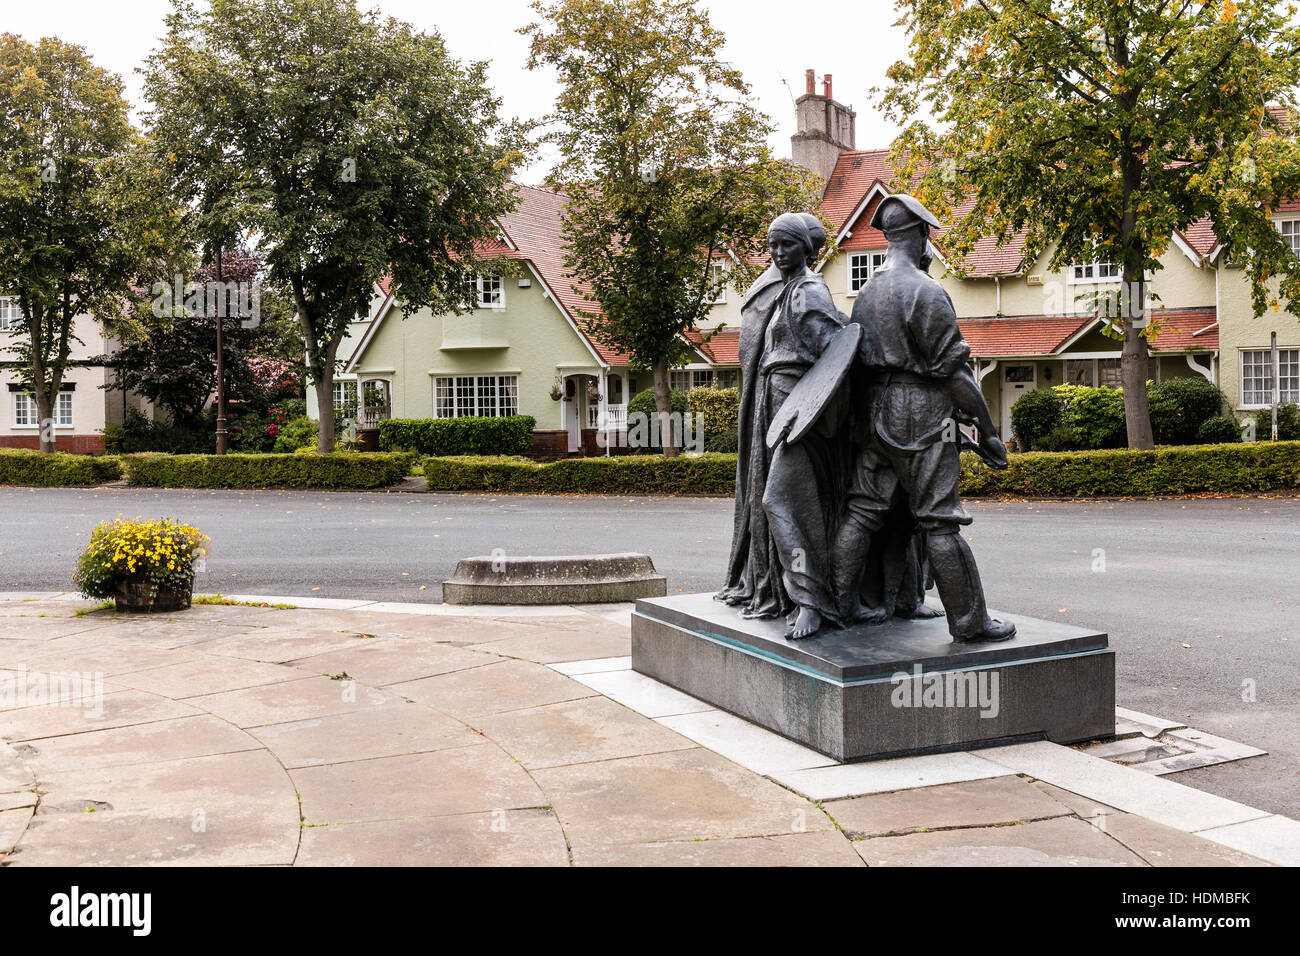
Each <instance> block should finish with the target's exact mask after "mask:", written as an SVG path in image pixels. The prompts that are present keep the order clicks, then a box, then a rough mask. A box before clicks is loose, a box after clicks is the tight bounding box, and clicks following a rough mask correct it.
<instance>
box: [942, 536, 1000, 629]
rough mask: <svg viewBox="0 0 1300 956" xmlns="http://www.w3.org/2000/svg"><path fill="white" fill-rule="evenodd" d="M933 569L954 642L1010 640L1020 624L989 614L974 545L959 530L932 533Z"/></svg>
mask: <svg viewBox="0 0 1300 956" xmlns="http://www.w3.org/2000/svg"><path fill="white" fill-rule="evenodd" d="M929 546H930V568H931V571H932V572H933V574H934V583H935V587H936V588H938V591H939V598H940V599H941V600H942V601H943V608H944V610H945V611H946V612H947V613H948V632H949V633H950V634H952V639H953V640H954V641H960V642H966V641H1007V640H1010V639H1011V638H1013V637H1015V636H1016V626H1015V625H1014V624H1011V623H1010V622H1007V621H999V620H995V619H994V618H991V617H989V615H988V610H987V608H986V607H985V605H984V587H983V585H981V584H980V573H979V569H978V568H976V567H975V555H973V554H971V550H970V545H968V544H967V543H966V539H965V538H963V537H962V536H961V535H960V534H959V533H957V532H956V531H955V530H954V531H952V532H948V533H943V532H938V533H936V532H931V533H930V541H929Z"/></svg>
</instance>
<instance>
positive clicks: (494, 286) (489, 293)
mask: <svg viewBox="0 0 1300 956" xmlns="http://www.w3.org/2000/svg"><path fill="white" fill-rule="evenodd" d="M469 294H470V299H471V300H472V301H473V302H474V305H475V307H476V308H479V309H503V308H505V304H506V296H505V286H504V285H503V284H502V282H501V277H500V276H498V275H486V276H476V277H471V278H470V280H469Z"/></svg>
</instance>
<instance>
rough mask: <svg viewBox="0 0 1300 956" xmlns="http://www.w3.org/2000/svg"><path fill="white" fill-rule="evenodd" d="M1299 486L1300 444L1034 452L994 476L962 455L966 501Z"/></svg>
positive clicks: (1230, 491)
mask: <svg viewBox="0 0 1300 956" xmlns="http://www.w3.org/2000/svg"><path fill="white" fill-rule="evenodd" d="M1296 487H1300V442H1276V443H1273V442H1263V443H1258V444H1223V445H1183V446H1173V447H1166V448H1157V449H1155V450H1154V451H1137V450H1133V449H1128V448H1120V449H1106V450H1099V451H1076V452H1064V453H1055V454H1054V453H1048V452H1030V453H1027V454H1016V455H1011V456H1010V466H1009V467H1008V468H1007V469H1006V470H1005V471H994V470H993V469H991V468H989V467H988V466H987V465H985V464H984V463H983V462H982V461H980V460H979V457H978V456H977V455H974V454H972V453H970V452H966V453H964V454H963V455H962V479H961V490H962V494H965V495H998V494H1005V495H1018V496H1019V495H1023V496H1030V497H1033V496H1040V497H1050V498H1074V497H1112V498H1116V497H1126V496H1130V495H1134V496H1151V495H1186V494H1202V493H1220V494H1244V493H1251V492H1259V491H1271V490H1274V489H1282V488H1296Z"/></svg>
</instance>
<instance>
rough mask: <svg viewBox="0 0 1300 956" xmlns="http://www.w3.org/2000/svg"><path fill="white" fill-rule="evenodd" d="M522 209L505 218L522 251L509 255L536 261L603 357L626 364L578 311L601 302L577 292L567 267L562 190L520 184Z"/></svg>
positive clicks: (560, 302) (596, 309) (553, 291)
mask: <svg viewBox="0 0 1300 956" xmlns="http://www.w3.org/2000/svg"><path fill="white" fill-rule="evenodd" d="M518 188H519V206H518V208H517V209H516V210H515V211H514V212H512V213H510V214H508V215H506V216H502V217H501V221H500V225H501V230H502V232H504V233H505V234H506V236H508V237H509V239H510V241H511V242H513V243H514V244H515V246H516V247H517V249H518V251H517V252H513V253H512V252H509V251H507V252H506V254H507V255H509V256H510V257H511V258H518V259H523V260H526V261H528V262H530V263H532V266H533V268H534V269H536V270H537V274H538V275H539V276H541V278H542V281H543V282H544V283H545V284H546V287H547V288H548V289H550V291H551V294H552V295H553V296H554V297H555V300H556V302H557V304H558V305H559V306H560V308H561V309H563V310H564V312H565V313H566V314H567V315H568V316H569V318H570V319H572V320H573V323H574V324H575V325H576V326H577V327H578V330H579V331H580V332H581V333H582V335H583V337H584V338H585V339H586V340H587V341H588V343H590V345H591V347H592V348H593V349H594V350H595V351H596V354H597V355H599V356H600V358H601V360H602V361H604V362H608V363H609V364H611V365H626V364H627V361H628V356H627V355H626V354H625V353H623V352H619V351H617V350H616V349H611V348H610V347H609V346H607V345H603V344H601V343H600V342H598V341H596V340H595V339H594V338H592V336H591V335H590V333H589V332H588V330H587V328H586V326H587V325H588V323H587V322H586V321H584V320H583V319H582V318H581V317H580V316H579V314H578V312H579V310H582V311H585V312H596V313H599V312H600V303H599V302H593V301H590V300H588V299H587V298H586V297H585V296H584V295H583V294H582V292H580V291H574V288H573V286H574V283H573V280H572V279H571V278H570V277H569V275H568V274H567V273H566V272H565V269H564V252H563V248H564V247H563V243H562V242H561V240H560V213H561V211H562V210H563V209H564V204H565V198H564V196H563V195H562V194H561V193H557V192H555V191H554V190H551V189H546V188H544V187H541V186H519V187H518Z"/></svg>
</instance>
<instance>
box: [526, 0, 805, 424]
mask: <svg viewBox="0 0 1300 956" xmlns="http://www.w3.org/2000/svg"><path fill="white" fill-rule="evenodd" d="M532 9H533V10H534V11H535V12H536V13H537V14H538V16H539V18H540V19H539V21H538V22H534V23H532V24H529V25H528V26H526V27H524V28H522V29H521V30H520V31H519V32H520V33H523V34H524V35H525V36H527V37H528V38H529V40H530V47H529V59H528V67H529V69H543V68H545V69H554V70H555V71H556V72H557V73H558V79H559V85H560V93H559V96H558V98H557V101H556V109H555V113H554V114H553V115H552V116H550V117H548V126H549V127H550V129H551V132H549V133H548V134H547V136H546V137H545V139H546V140H547V141H549V142H550V143H552V144H553V145H554V146H555V147H556V149H557V151H558V161H557V162H556V164H555V166H554V167H553V169H552V171H551V174H550V181H551V182H552V183H554V184H555V185H558V186H562V187H563V188H564V190H565V192H566V194H567V195H568V197H569V204H568V206H567V207H566V209H565V211H564V214H563V227H562V233H563V237H564V240H565V243H566V260H565V261H566V265H567V266H568V267H569V269H570V271H571V272H572V274H573V276H574V279H575V280H576V282H577V283H578V284H580V286H581V287H582V288H583V289H584V291H587V290H589V296H590V301H591V302H592V305H591V307H590V309H588V310H587V311H584V312H583V313H582V315H583V318H584V320H585V322H586V324H587V328H588V331H589V332H590V334H591V335H592V336H593V337H595V338H596V339H598V340H599V341H600V342H602V343H603V344H606V345H608V346H610V347H612V348H615V349H617V350H619V351H623V352H626V353H628V354H629V355H631V356H632V357H633V361H634V363H635V364H636V365H638V366H640V367H642V368H646V369H650V370H651V371H653V372H654V376H655V380H656V381H657V382H659V383H661V384H663V383H665V382H666V381H667V375H668V369H669V368H670V367H673V366H675V365H677V364H679V363H680V362H681V360H683V359H684V358H685V357H686V356H687V355H688V354H689V348H688V346H687V345H686V344H685V342H684V341H683V335H684V334H685V333H687V332H691V331H693V330H695V329H696V328H697V326H699V325H700V323H701V322H702V321H703V320H704V319H705V318H706V317H707V316H708V315H709V313H710V311H711V308H712V303H713V302H714V300H715V299H716V298H717V293H718V290H719V286H720V282H719V279H718V278H717V276H716V275H715V273H714V271H713V264H714V260H715V257H716V256H717V255H718V254H720V253H722V252H723V251H724V250H727V251H729V252H730V253H731V254H732V255H734V256H735V258H736V259H737V260H738V261H739V263H741V264H740V265H738V266H736V267H735V268H733V269H732V270H731V276H730V278H729V281H730V284H732V285H733V286H734V287H735V288H736V289H737V290H739V289H743V288H745V287H746V285H747V284H748V283H749V281H751V280H752V278H753V277H754V275H755V273H756V269H755V267H754V266H752V265H751V264H750V263H752V262H755V261H757V259H758V257H760V256H764V255H765V254H766V251H767V250H766V245H765V242H766V232H767V226H768V224H769V223H770V222H771V221H772V220H773V219H774V218H775V217H776V216H777V215H779V214H780V213H783V212H786V211H787V210H792V209H793V210H800V209H813V208H816V207H817V205H818V200H819V199H820V196H821V187H822V183H821V182H820V181H819V180H817V179H816V177H814V176H813V175H812V174H811V173H809V172H808V171H807V170H803V169H800V168H798V167H797V166H795V165H794V164H793V163H789V162H786V161H783V160H779V159H777V158H775V157H774V156H773V155H772V152H771V150H770V148H769V147H768V144H767V140H768V135H769V134H770V132H771V130H772V124H771V121H770V120H769V119H768V118H767V117H766V116H764V115H763V114H762V113H761V112H760V111H759V110H758V109H757V107H756V106H755V104H754V102H753V97H752V94H751V90H750V87H749V84H748V83H746V82H745V80H744V78H743V77H742V76H741V74H740V72H739V71H738V70H737V69H736V68H735V67H734V66H733V65H732V64H731V63H728V62H725V61H722V60H720V59H719V51H720V50H721V48H722V45H723V42H724V39H725V38H724V37H723V35H722V34H721V33H720V32H718V31H717V30H715V29H714V28H713V27H712V26H711V25H710V23H709V18H708V13H707V11H706V10H705V9H704V8H703V5H702V4H697V3H695V2H690V0H632V2H613V0H555V2H551V3H545V2H541V0H538V2H534V3H533V4H532ZM596 303H599V307H597V306H596ZM664 411H667V409H664Z"/></svg>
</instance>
